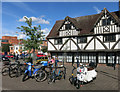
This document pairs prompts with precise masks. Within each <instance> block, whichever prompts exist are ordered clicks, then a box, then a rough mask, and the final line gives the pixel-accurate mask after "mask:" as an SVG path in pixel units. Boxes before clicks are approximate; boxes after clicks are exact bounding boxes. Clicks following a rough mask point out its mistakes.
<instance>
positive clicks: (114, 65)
mask: <svg viewBox="0 0 120 92" xmlns="http://www.w3.org/2000/svg"><path fill="white" fill-rule="evenodd" d="M113 67H114V70H115V67H116V57H114V64H113Z"/></svg>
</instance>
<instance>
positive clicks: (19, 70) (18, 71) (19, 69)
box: [16, 67, 22, 77]
mask: <svg viewBox="0 0 120 92" xmlns="http://www.w3.org/2000/svg"><path fill="white" fill-rule="evenodd" d="M21 75H22V69H21V68H20V67H19V68H18V69H17V73H16V77H19V76H21Z"/></svg>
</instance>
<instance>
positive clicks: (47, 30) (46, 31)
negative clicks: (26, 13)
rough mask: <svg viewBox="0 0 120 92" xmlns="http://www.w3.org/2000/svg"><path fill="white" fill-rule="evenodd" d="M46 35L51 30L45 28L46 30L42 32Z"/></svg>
mask: <svg viewBox="0 0 120 92" xmlns="http://www.w3.org/2000/svg"><path fill="white" fill-rule="evenodd" d="M41 31H42V32H43V33H44V34H46V33H48V32H49V29H48V28H45V29H42V30H41Z"/></svg>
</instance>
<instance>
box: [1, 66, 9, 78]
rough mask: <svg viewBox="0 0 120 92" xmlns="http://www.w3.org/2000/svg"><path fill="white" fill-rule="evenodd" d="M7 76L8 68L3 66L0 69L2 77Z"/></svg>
mask: <svg viewBox="0 0 120 92" xmlns="http://www.w3.org/2000/svg"><path fill="white" fill-rule="evenodd" d="M8 74H9V67H8V66H5V67H3V68H2V75H3V76H6V75H8Z"/></svg>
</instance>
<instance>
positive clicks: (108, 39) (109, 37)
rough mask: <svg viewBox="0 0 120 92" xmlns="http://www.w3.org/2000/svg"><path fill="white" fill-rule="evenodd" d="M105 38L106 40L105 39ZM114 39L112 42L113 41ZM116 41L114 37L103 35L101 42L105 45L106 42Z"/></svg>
mask: <svg viewBox="0 0 120 92" xmlns="http://www.w3.org/2000/svg"><path fill="white" fill-rule="evenodd" d="M105 37H107V40H106V38H105ZM113 38H114V40H113ZM115 41H116V35H103V42H104V43H106V42H115Z"/></svg>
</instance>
